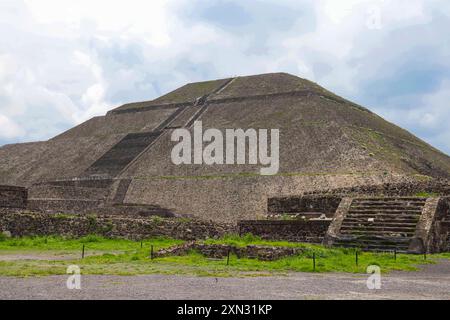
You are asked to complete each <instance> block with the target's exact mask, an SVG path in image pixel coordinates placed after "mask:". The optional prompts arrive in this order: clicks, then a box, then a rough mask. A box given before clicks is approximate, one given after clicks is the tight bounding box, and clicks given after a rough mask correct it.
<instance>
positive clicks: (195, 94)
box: [0, 73, 450, 248]
mask: <svg viewBox="0 0 450 320" xmlns="http://www.w3.org/2000/svg"><path fill="white" fill-rule="evenodd" d="M197 120H198V121H202V123H203V128H204V129H208V128H217V129H220V130H225V129H237V128H242V129H248V128H253V129H279V130H280V170H279V173H278V174H277V175H275V176H261V175H260V174H259V170H260V168H261V166H259V165H212V166H207V165H195V164H192V165H175V164H173V163H172V162H171V150H172V148H173V146H174V145H175V142H172V141H171V134H172V132H173V130H175V129H176V128H186V129H189V130H191V131H192V130H193V129H192V127H193V124H194V122H195V121H197ZM449 177H450V158H449V157H448V156H447V155H445V154H444V153H442V152H440V151H439V150H436V149H435V148H433V147H431V146H430V145H428V144H427V143H425V142H423V141H422V140H420V139H418V138H417V137H415V136H413V135H412V134H410V133H409V132H407V131H405V130H403V129H401V128H399V127H397V126H395V125H393V124H391V123H389V122H387V121H385V120H384V119H382V118H381V117H379V116H377V115H376V114H374V113H372V112H371V111H369V110H368V109H366V108H364V107H361V106H359V105H356V104H354V103H352V102H350V101H347V100H345V99H343V98H341V97H338V96H336V95H335V94H333V93H331V92H329V91H327V90H325V89H324V88H322V87H320V86H318V85H317V84H315V83H312V82H310V81H307V80H304V79H301V78H298V77H295V76H292V75H289V74H285V73H275V74H264V75H257V76H248V77H236V78H230V79H222V80H214V81H207V82H198V83H190V84H187V85H185V86H183V87H181V88H179V89H177V90H175V91H173V92H170V93H168V94H166V95H164V96H162V97H159V98H157V99H155V100H152V101H144V102H138V103H129V104H126V105H123V106H120V107H118V108H115V109H112V110H111V111H109V112H108V113H107V115H105V116H100V117H95V118H93V119H91V120H88V121H86V122H85V123H82V124H80V125H79V126H76V127H75V128H72V129H70V130H68V131H66V132H64V133H62V134H60V135H58V136H56V137H54V138H52V139H50V140H48V141H43V142H35V143H24V144H14V145H6V146H3V147H1V148H0V184H4V185H13V186H21V187H26V188H28V193H29V196H28V203H27V206H28V208H29V209H30V210H34V211H43V212H48V213H52V212H53V213H54V212H69V213H77V214H80V213H100V214H105V213H108V212H110V213H114V214H116V215H120V214H126V215H128V216H134V215H141V216H152V215H159V216H164V217H186V216H191V217H195V218H199V219H203V220H213V221H216V222H224V223H232V224H236V223H237V222H239V221H241V220H246V221H252V220H259V219H266V218H267V211H268V210H267V208H269V211H273V212H270V214H271V217H273V218H277V216H278V218H279V217H280V216H283V215H285V214H288V215H289V214H292V213H295V211H296V210H297V211H298V209H299V208H301V212H300V213H301V214H297V216H296V217H294V218H302V217H304V220H306V221H309V220H310V219H319V221H320V219H322V222H317V224H320V223H322V224H324V223H329V225H330V228H331V227H334V229H333V230H334V231H333V232H334V233H333V232H331V233H330V234H328V237H327V239H328V240H329V239H331V238H330V237H331V236H338V237H339V239H336V241H341V242H342V244H344V242H345V244H348V245H350V244H352V243H353V242H354V238H352V237H354V236H356V235H354V234H353V233H351V232H350V231H352V230H354V231H355V232H356V230H357V229H358V228H359V229H358V232H362V231H364V236H369V233H368V231H369V229H370V230H371V231H373V233H376V234H377V235H380V236H382V237H384V236H385V235H384V233H383V232H384V231H386V230H390V229H387V228H388V226H387V225H380V226H379V225H376V226H372V225H371V226H361V227H359V224H358V223H359V222H360V221H359V220H361V219H363V218H364V219H365V218H366V217H367V219H373V217H371V216H370V214H372V213H373V212H375V211H377V213H378V214H382V215H384V216H383V218H387V217H388V215H389V214H395V213H397V212H402V213H406V212H408V213H410V214H409V215H408V216H405V217H402V219H392V221H391V220H389V219H387V220H386V221H385V222H386V224H387V223H392V224H394V222H396V225H395V226H394V225H392V226H389V228H394V227H395V228H399V229H398V231H401V232H403V233H404V234H406V235H408V236H410V235H411V234H412V233H418V235H419V233H420V232H419V231H418V230H419V229H420V230H428V231H426V232H429V230H430V228H429V225H428V222H427V221H428V220H426V221H422V220H421V219H422V216H424V213H423V212H424V210H425V212H427V211H426V210H427V208H428V209H430V208H431V210H433V209H432V206H434V205H437V206H438V207H439V206H443V205H441V204H440V203H441V202H439V201H441V200H438V203H437V204H436V203H434V202H433V201H437V200H433V201H432V200H426V201H425V203H424V200H421V199H417V200H404V199H400V198H405V197H407V198H408V197H409V198H414V197H416V194H417V193H423V192H428V193H435V195H440V196H443V197H445V196H446V195H449V194H448V191H449V190H450V188H449V184H448V179H449ZM308 194H309V195H314V196H315V198H320V199H322V200H320V201H321V202H320V201H319V202H320V203H319V202H317V203H316V204H318V205H319V207H314V206H313V207H311V206H310V205H311V201H310V200H307V199H306V198H304V200H301V201H300V202H298V201H297V200H296V201H297V202H295V201H294V203H293V204H292V205H293V207H291V208H290V209H289V210H287V211H286V212H281V211H280V210H278V211H277V210H275V209H276V207H277V206H278V209H279V208H280V202H279V201H278V200H269V199H274V198H277V199H290V198H292V197H298V196H305V195H308ZM329 194H333V196H334V198H332V197H331V198H330V197H329V196H328V195H329ZM368 196H370V197H372V198H373V199H367V200H364V199H360V200H352V201H350V200H348V201H347V202H345V201H344V200H345V199H346V198H351V199H354V198H361V197H368ZM386 196H392V197H400V198H398V199H392V200H382V199H379V198H383V197H386ZM343 199H344V200H343ZM341 200H342V201H341ZM277 201H278V202H277ZM308 201H309V202H308ZM389 201H391V203H388V202H389ZM288 202H289V201H288ZM313 202H314V201H313ZM344 204H345V205H347V206H350V208H347V209H348V210H347V209H346V208H345V206H344ZM321 206H323V208H321ZM394 207H395V208H394ZM272 209H273V210H272ZM322 209H323V210H322ZM346 210H347V211H348V215H347V214H345V215H343V214H342V212H344V211H345V212H347V211H346ZM336 212H337V214H336V216H337V217H339V219H341V220H342V221H341V222H340V225H339V224H338V226H340V227H339V228H337V227H336V222H335V220H336V218H335V213H336ZM339 212H341V214H340V215H339ZM322 215H323V216H322ZM377 218H378V219H376V220H375V221H376V223H378V222H379V220H380V218H382V217H381V216H380V217H377ZM392 218H394V217H392ZM395 218H396V217H395ZM446 219H448V218H447V217H443V218H442V221H441V222H442V223H441V224H440V226H439V228H441V229H440V230H444V229H445V228H446V227H445V226H446V222H445V221H446ZM394 220H395V221H394ZM397 220H398V221H397ZM416 220H417V221H416ZM327 221H328V222H327ZM433 221H434V220H433ZM416 222H417V224H416V226H417V225H419V226H422V225H423V226H425V227H424V228H425V229H424V228H422V227H420V228H419V227H417V228H414V226H413V224H414V223H416ZM279 225H280V226H281V225H282V224H280V223H279ZM298 225H301V223H298ZM303 225H304V226H305V228H307V227H306V225H305V224H303ZM357 225H358V228H356V226H357ZM255 226H256V225H255ZM308 227H309V226H308ZM246 228H249V229H252V228H253V229H254V228H257V229H258V228H261V223H260V224H259V225H258V227H252V226H250V225H248V224H247V227H246ZM289 228H290V227H285V229H284V230H288V229H289ZM349 228H350V229H351V230H348V229H349ZM321 230H323V228H322V229H321ZM347 231H349V232H350V233H351V234H350V233H349V232H347ZM366 231H367V232H366ZM261 232H263V231H261ZM286 232H287V231H286ZM439 232H441V231H439ZM442 232H444V231H442ZM263 233H264V232H263ZM294 233H295V232H294ZM297 234H298V235H300V234H301V233H297ZM370 236H372V234H370ZM421 236H422V238H423V232H422V234H421ZM314 237H315V238H316V239H321V238H323V237H325V234H323V235H320V236H314ZM413 238H414V237H413ZM416 238H417V237H416ZM430 239H431V238H430ZM423 240H426V239H423ZM426 241H428V240H426ZM404 242H405V243H404V246H403V247H402V248H406V242H407V241H406V240H405V241H404ZM368 243H369V242H367V244H368ZM409 245H410V244H409V243H408V246H409ZM411 246H416V247H417V246H418V245H417V244H415V245H413V244H411ZM424 246H429V245H428V244H427V243H425V244H424ZM439 246H440V245H439Z"/></svg>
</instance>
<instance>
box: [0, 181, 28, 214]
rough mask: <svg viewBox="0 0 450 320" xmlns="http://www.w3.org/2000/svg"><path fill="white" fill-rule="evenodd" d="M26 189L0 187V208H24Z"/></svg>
mask: <svg viewBox="0 0 450 320" xmlns="http://www.w3.org/2000/svg"><path fill="white" fill-rule="evenodd" d="M27 198H28V192H27V189H25V188H21V187H14V186H1V185H0V208H2V207H3V208H26V206H27Z"/></svg>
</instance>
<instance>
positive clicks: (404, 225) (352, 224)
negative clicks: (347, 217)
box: [341, 221, 417, 229]
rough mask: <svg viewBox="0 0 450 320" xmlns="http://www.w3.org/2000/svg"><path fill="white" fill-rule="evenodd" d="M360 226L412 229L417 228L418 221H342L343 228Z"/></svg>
mask: <svg viewBox="0 0 450 320" xmlns="http://www.w3.org/2000/svg"><path fill="white" fill-rule="evenodd" d="M359 226H364V227H386V228H410V229H416V226H417V223H398V222H377V221H375V222H369V221H365V222H361V221H358V222H349V221H344V222H343V223H342V227H341V228H357V227H359Z"/></svg>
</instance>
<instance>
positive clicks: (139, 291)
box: [0, 261, 450, 300]
mask: <svg viewBox="0 0 450 320" xmlns="http://www.w3.org/2000/svg"><path fill="white" fill-rule="evenodd" d="M367 277H368V276H367V275H352V274H310V273H293V274H290V275H288V276H285V277H282V276H276V277H255V278H218V279H216V278H210V277H191V276H166V275H146V276H95V275H89V276H82V280H81V285H82V288H81V290H68V289H67V288H66V280H67V277H66V276H48V277H32V278H14V277H0V288H1V289H0V299H2V300H5V299H161V300H165V299H200V300H204V299H213V300H216V299H238V300H240V299H257V300H258V299H273V300H279V299H283V300H284V299H286V300H287V299H294V300H313V299H408V300H411V299H441V300H449V299H450V261H442V262H441V263H439V264H436V265H427V266H424V267H423V269H422V270H421V271H418V272H393V273H391V274H389V275H384V276H382V287H381V289H380V290H369V289H367V286H366V280H367Z"/></svg>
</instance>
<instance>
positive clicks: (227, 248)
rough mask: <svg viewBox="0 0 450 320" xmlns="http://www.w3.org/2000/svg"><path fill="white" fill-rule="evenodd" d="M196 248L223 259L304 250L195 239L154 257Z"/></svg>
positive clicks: (273, 256) (261, 257)
mask: <svg viewBox="0 0 450 320" xmlns="http://www.w3.org/2000/svg"><path fill="white" fill-rule="evenodd" d="M191 250H194V251H197V252H199V253H200V254H202V255H204V256H205V257H208V258H213V259H223V258H225V257H227V256H228V254H235V255H236V256H237V257H238V258H250V259H259V260H263V261H273V260H278V259H281V258H284V257H288V256H294V255H298V254H301V253H303V252H304V249H303V248H288V247H275V246H253V245H251V246H246V247H237V246H233V245H226V244H205V243H197V242H195V241H193V242H188V243H185V244H182V245H179V246H174V247H172V248H168V249H164V250H160V251H158V252H156V253H154V256H153V257H154V258H158V257H166V256H182V255H186V254H188V253H189V251H191Z"/></svg>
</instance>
